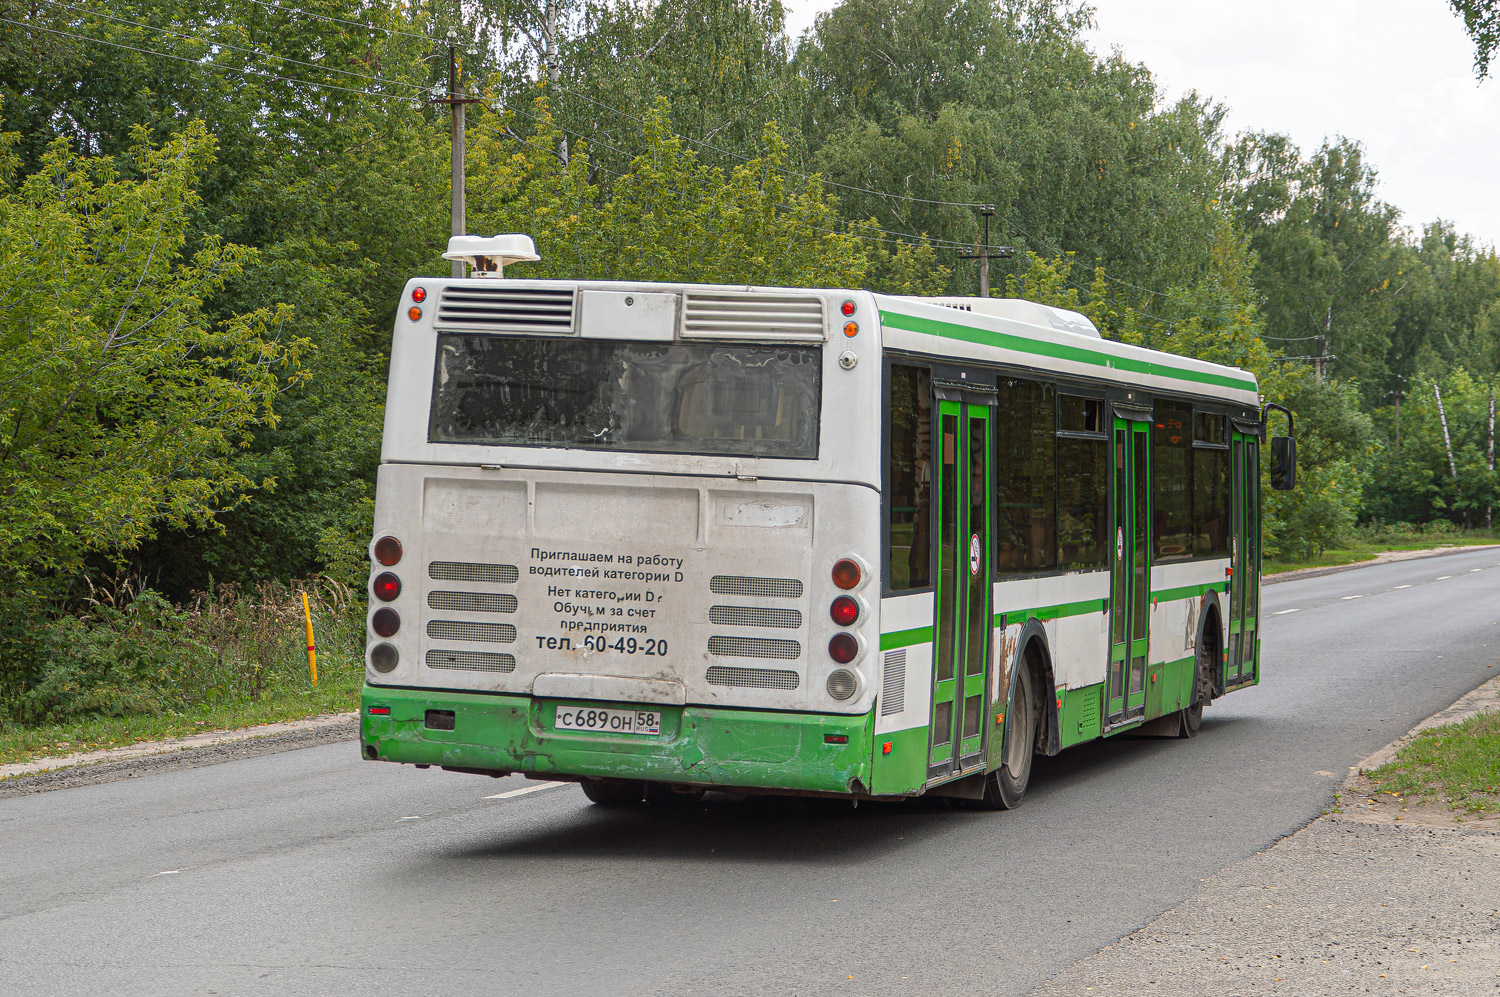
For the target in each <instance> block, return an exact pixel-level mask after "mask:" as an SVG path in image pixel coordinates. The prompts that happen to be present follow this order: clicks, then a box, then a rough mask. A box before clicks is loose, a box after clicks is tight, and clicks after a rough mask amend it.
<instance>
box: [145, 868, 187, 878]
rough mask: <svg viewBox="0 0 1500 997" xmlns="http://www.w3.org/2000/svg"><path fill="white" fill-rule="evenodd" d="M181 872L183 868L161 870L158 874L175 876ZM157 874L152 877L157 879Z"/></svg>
mask: <svg viewBox="0 0 1500 997" xmlns="http://www.w3.org/2000/svg"><path fill="white" fill-rule="evenodd" d="M180 872H182V870H181V869H168V870H166V871H165V872H159V873H157V874H156V876H175V875H177V874H178V873H180ZM156 876H152V877H151V878H152V879H155V878H156Z"/></svg>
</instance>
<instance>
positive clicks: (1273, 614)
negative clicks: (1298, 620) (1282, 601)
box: [1271, 606, 1302, 616]
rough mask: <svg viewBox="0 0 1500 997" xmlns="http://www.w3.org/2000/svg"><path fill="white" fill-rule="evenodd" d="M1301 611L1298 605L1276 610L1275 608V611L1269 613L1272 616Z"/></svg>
mask: <svg viewBox="0 0 1500 997" xmlns="http://www.w3.org/2000/svg"><path fill="white" fill-rule="evenodd" d="M1301 611H1302V608H1301V607H1300V606H1299V607H1298V608H1296V609H1278V610H1276V612H1274V613H1272V614H1271V615H1272V616H1285V615H1286V614H1287V613H1300V612H1301Z"/></svg>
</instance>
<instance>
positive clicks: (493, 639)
mask: <svg viewBox="0 0 1500 997" xmlns="http://www.w3.org/2000/svg"><path fill="white" fill-rule="evenodd" d="M427 636H429V637H432V638H435V639H437V640H483V641H489V642H490V643H493V644H514V643H515V642H516V628H515V627H513V626H511V625H510V624H509V623H468V622H466V621H463V620H429V621H428V622H427Z"/></svg>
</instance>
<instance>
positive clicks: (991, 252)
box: [958, 204, 1015, 298]
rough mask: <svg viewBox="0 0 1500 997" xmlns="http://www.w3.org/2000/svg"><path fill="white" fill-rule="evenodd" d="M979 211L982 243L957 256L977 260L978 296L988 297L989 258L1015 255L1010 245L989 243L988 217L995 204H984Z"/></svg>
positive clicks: (1004, 258)
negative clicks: (982, 231) (969, 251)
mask: <svg viewBox="0 0 1500 997" xmlns="http://www.w3.org/2000/svg"><path fill="white" fill-rule="evenodd" d="M979 213H980V214H981V215H984V244H983V245H981V246H980V247H979V250H978V251H977V252H973V253H959V254H958V258H959V259H961V260H978V261H979V296H980V297H981V298H988V297H989V296H990V260H991V259H996V260H1008V259H1010V258H1011V257H1012V256H1014V255H1015V250H1014V249H1012V248H1011V247H1010V246H991V245H990V219H991V218H993V217H994V215H995V206H994V205H993V204H986V205H984V206H983V207H981V208H980V209H979Z"/></svg>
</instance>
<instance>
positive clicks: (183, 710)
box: [0, 578, 365, 764]
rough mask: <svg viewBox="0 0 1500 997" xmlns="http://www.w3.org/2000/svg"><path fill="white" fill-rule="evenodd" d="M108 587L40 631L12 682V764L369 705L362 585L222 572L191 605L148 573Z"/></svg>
mask: <svg viewBox="0 0 1500 997" xmlns="http://www.w3.org/2000/svg"><path fill="white" fill-rule="evenodd" d="M304 592H306V593H307V594H308V596H309V601H310V608H311V615H312V622H313V635H314V643H315V645H316V647H317V657H318V684H317V685H316V686H314V685H313V684H312V681H311V677H310V675H309V674H308V666H307V649H306V644H307V641H306V635H305V630H304V622H303V608H302V594H303V593H304ZM96 596H97V598H95V599H93V600H91V602H90V605H89V607H88V608H87V609H85V610H84V611H82V612H80V613H78V614H77V615H64V616H60V617H58V618H56V619H54V620H53V621H51V622H48V623H44V624H43V625H41V626H38V627H35V628H33V630H32V631H31V632H30V634H29V639H30V644H29V645H28V646H27V648H26V649H27V650H29V651H30V652H32V653H31V660H33V661H35V662H37V664H36V666H35V667H34V668H33V669H32V670H31V671H30V673H29V675H28V676H27V678H26V680H25V681H22V682H20V683H12V684H10V685H9V686H3V685H0V764H7V763H11V762H18V761H30V760H33V759H38V758H48V757H56V756H63V755H69V754H73V753H75V752H81V751H94V750H98V749H104V748H114V747H123V746H127V745H131V744H135V743H138V742H140V741H153V740H160V739H163V738H170V737H180V736H182V735H185V734H195V733H202V732H205V731H212V730H232V729H238V728H243V727H251V726H256V725H259V724H264V723H272V722H276V721H282V720H295V719H301V718H305V717H311V716H318V715H321V714H328V713H343V712H348V711H351V710H355V709H357V708H358V705H359V695H360V689H361V687H362V685H363V683H364V643H365V609H364V605H363V598H362V596H360V595H358V594H356V593H353V592H351V591H350V590H349V589H348V588H347V587H345V586H342V585H340V584H338V583H336V582H333V581H332V580H330V579H327V578H313V579H306V580H304V581H301V582H297V583H293V584H279V583H269V582H268V583H262V584H260V585H256V586H253V587H239V586H232V585H221V586H218V587H217V588H216V590H215V591H214V592H213V593H203V594H200V595H199V596H197V597H196V598H195V599H194V600H193V601H192V602H191V603H190V604H189V605H187V606H174V605H172V604H171V603H169V602H167V601H166V600H165V599H164V598H162V597H161V595H160V594H159V593H156V592H153V591H151V590H150V589H147V588H144V587H142V586H140V585H139V584H138V583H131V584H123V585H120V586H117V587H115V588H114V589H112V590H110V591H108V592H96ZM13 660H14V659H13Z"/></svg>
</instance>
